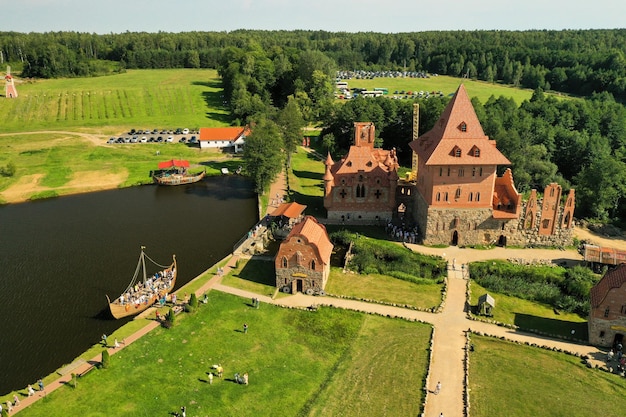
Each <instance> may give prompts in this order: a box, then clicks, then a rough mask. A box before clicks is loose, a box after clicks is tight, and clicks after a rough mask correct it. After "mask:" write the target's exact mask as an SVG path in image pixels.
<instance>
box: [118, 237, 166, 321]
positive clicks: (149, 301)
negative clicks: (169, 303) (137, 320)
mask: <svg viewBox="0 0 626 417" xmlns="http://www.w3.org/2000/svg"><path fill="white" fill-rule="evenodd" d="M144 249H145V247H144V246H142V247H141V253H140V255H139V262H138V263H137V268H136V269H135V275H134V276H133V278H132V279H131V281H130V283H129V284H128V287H126V290H124V292H122V294H121V295H120V296H119V297H117V298H116V299H115V300H113V301H111V299H110V298H109V296H108V295H107V296H106V297H107V301H108V302H109V310H110V311H111V315H112V316H113V317H114V318H116V319H121V318H124V317H128V316H133V315H135V314H139V313H141V312H142V311H144V310H146V309H147V308H149V307H150V306H152V305H153V304H154V303H156V302H160V303H165V300H166V298H167V295H168V294H169V293H170V292H171V291H172V289H173V288H174V285H175V284H176V275H177V273H178V270H177V268H176V255H172V263H171V264H170V265H169V266H165V265H160V264H158V263H156V262H155V261H154V260H152V259H151V258H150V257H149V256H148V255H146V254H145V252H144ZM146 259H148V260H149V261H150V262H152V264H153V265H155V266H156V267H158V268H160V269H159V271H158V272H156V273H155V274H153V275H151V276H148V275H147V273H146Z"/></svg>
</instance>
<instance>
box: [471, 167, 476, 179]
mask: <svg viewBox="0 0 626 417" xmlns="http://www.w3.org/2000/svg"><path fill="white" fill-rule="evenodd" d="M475 176H476V167H472V177H475Z"/></svg>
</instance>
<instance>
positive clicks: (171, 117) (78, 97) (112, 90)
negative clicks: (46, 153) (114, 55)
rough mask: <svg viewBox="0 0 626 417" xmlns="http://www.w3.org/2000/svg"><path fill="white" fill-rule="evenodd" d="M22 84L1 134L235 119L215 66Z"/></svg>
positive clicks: (0, 118)
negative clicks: (225, 98) (226, 101)
mask: <svg viewBox="0 0 626 417" xmlns="http://www.w3.org/2000/svg"><path fill="white" fill-rule="evenodd" d="M16 86H17V89H18V93H19V97H18V98H17V99H15V100H0V133H4V132H18V131H33V130H44V129H45V130H63V129H77V128H80V129H82V128H98V129H97V130H98V131H102V132H104V133H105V134H115V133H120V132H122V131H124V130H128V129H129V128H137V129H142V130H143V129H154V128H159V129H161V128H177V127H181V128H184V127H188V128H190V129H193V128H199V127H212V126H226V125H228V122H229V116H228V112H227V110H226V108H224V106H223V105H222V101H223V100H222V97H221V94H222V89H221V88H222V86H221V79H220V78H219V76H218V74H217V71H215V70H207V69H166V70H128V71H127V72H125V73H122V74H115V75H107V76H102V77H89V78H65V79H63V78H61V79H49V80H35V81H27V82H23V83H18V84H17V85H16ZM120 128H121V130H120Z"/></svg>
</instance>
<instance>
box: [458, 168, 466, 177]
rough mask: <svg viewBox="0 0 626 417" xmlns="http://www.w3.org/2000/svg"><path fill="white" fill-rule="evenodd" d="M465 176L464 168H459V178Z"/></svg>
mask: <svg viewBox="0 0 626 417" xmlns="http://www.w3.org/2000/svg"><path fill="white" fill-rule="evenodd" d="M464 175H465V168H459V177H463V176H464Z"/></svg>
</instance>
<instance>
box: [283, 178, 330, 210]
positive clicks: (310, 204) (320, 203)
mask: <svg viewBox="0 0 626 417" xmlns="http://www.w3.org/2000/svg"><path fill="white" fill-rule="evenodd" d="M319 187H320V188H323V185H321V184H320V185H319ZM290 199H291V201H295V202H297V203H299V204H304V205H305V206H306V213H305V214H308V215H311V216H313V217H316V218H320V217H326V209H325V208H324V199H323V197H319V196H312V195H308V194H302V193H299V192H296V191H291V193H290Z"/></svg>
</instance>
